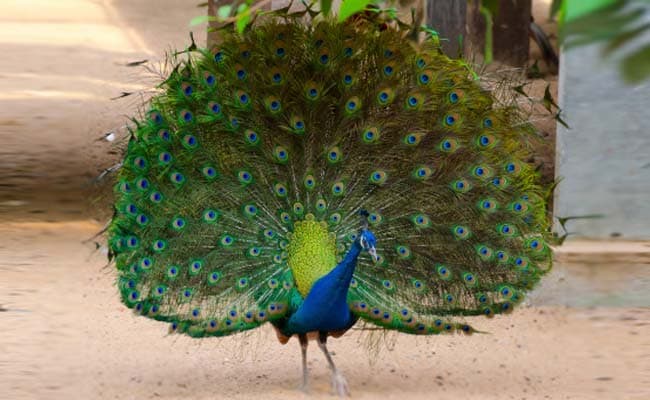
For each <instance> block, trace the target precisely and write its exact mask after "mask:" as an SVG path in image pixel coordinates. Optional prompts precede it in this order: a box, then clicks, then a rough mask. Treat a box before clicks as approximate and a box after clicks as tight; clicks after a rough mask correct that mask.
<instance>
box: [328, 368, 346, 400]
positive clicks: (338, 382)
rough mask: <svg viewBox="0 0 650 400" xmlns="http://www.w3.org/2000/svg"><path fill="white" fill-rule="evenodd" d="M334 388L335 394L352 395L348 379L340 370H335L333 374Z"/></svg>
mask: <svg viewBox="0 0 650 400" xmlns="http://www.w3.org/2000/svg"><path fill="white" fill-rule="evenodd" d="M332 390H333V391H334V394H337V395H338V396H339V397H349V396H350V387H349V386H348V381H347V380H346V379H345V377H344V376H343V374H341V373H340V372H339V371H335V372H334V373H333V374H332Z"/></svg>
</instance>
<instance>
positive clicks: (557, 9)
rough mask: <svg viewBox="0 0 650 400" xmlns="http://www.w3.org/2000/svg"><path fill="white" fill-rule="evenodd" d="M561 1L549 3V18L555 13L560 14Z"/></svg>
mask: <svg viewBox="0 0 650 400" xmlns="http://www.w3.org/2000/svg"><path fill="white" fill-rule="evenodd" d="M562 1H563V0H553V2H552V3H551V13H550V15H549V17H550V18H553V17H555V16H556V15H557V13H559V12H560V9H561V8H562Z"/></svg>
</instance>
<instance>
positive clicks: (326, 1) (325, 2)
mask: <svg viewBox="0 0 650 400" xmlns="http://www.w3.org/2000/svg"><path fill="white" fill-rule="evenodd" d="M320 10H321V12H322V13H323V15H329V13H330V11H332V0H320Z"/></svg>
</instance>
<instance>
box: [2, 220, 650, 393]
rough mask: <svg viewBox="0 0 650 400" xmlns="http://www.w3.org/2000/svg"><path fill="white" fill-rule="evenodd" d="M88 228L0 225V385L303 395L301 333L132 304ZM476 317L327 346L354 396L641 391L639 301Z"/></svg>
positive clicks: (323, 367) (648, 318)
mask: <svg viewBox="0 0 650 400" xmlns="http://www.w3.org/2000/svg"><path fill="white" fill-rule="evenodd" d="M97 229H98V226H97V225H94V224H91V223H86V222H74V223H73V222H68V223H5V224H2V225H1V226H0V237H3V238H5V239H4V240H3V242H2V245H1V247H0V277H1V279H0V304H1V305H2V307H3V312H0V323H1V326H2V331H1V332H2V333H1V334H0V399H149V398H161V399H220V398H224V399H248V398H259V399H305V398H308V397H306V396H305V395H304V394H303V393H301V392H299V391H298V390H296V387H297V386H298V383H299V381H300V352H299V348H298V344H297V343H296V342H295V341H291V342H290V343H289V344H288V345H286V346H282V345H280V344H279V343H278V342H277V340H276V339H275V336H274V334H273V332H272V330H271V329H269V328H268V327H267V328H264V329H261V330H259V331H258V332H254V333H253V334H252V335H247V336H233V337H229V338H222V339H205V340H195V339H190V338H187V337H183V336H177V335H172V336H170V335H167V327H166V325H165V324H162V323H158V322H155V321H151V320H147V319H145V318H140V317H135V316H134V315H133V314H132V313H131V312H130V311H128V310H127V309H126V308H125V307H124V306H122V305H121V304H120V303H119V300H118V297H117V292H116V289H115V287H114V285H113V281H114V273H113V270H112V269H111V268H106V267H105V256H104V255H103V254H101V252H94V251H93V250H94V246H93V245H92V243H89V244H82V241H83V240H84V239H86V238H88V237H90V236H92V235H93V234H94V233H95V232H96V231H97ZM34 243H39V246H38V247H37V248H35V246H34V245H33V244H34ZM475 325H476V327H477V328H478V329H480V330H484V331H487V332H490V333H487V334H476V335H473V336H470V337H466V336H456V335H453V336H439V337H414V336H408V335H393V336H391V337H390V338H389V339H388V340H387V341H385V343H386V344H387V345H390V346H389V347H382V348H381V350H380V351H379V353H378V355H377V356H376V357H370V355H372V354H374V353H373V352H369V351H368V350H367V349H366V348H365V345H364V344H365V342H366V340H365V339H364V338H365V336H362V335H361V333H360V332H352V333H350V334H347V335H345V336H344V337H343V338H341V339H338V340H332V341H331V345H330V350H331V351H332V353H333V354H334V359H335V361H336V362H337V363H338V365H339V367H340V368H341V369H342V371H344V372H345V374H346V375H347V378H348V380H349V382H350V384H351V390H352V393H353V398H358V399H375V398H385V399H430V398H436V399H441V400H442V399H458V398H466V399H497V398H499V399H639V400H641V399H648V398H650V364H649V363H648V359H649V358H650V309H648V308H645V309H644V308H634V307H607V308H578V309H575V308H566V307H561V306H543V307H539V306H534V307H528V308H521V309H518V310H517V311H516V312H515V313H513V314H512V315H509V316H500V317H496V318H494V319H492V320H488V319H483V318H481V319H479V320H477V321H476V323H475ZM308 357H309V366H310V369H311V376H312V379H313V380H312V396H311V398H321V397H322V398H331V395H330V393H329V377H328V370H327V364H326V362H325V360H324V358H323V356H322V354H321V353H320V351H319V350H318V349H317V348H316V347H315V346H312V348H311V350H310V353H309V356H308ZM371 361H372V363H371Z"/></svg>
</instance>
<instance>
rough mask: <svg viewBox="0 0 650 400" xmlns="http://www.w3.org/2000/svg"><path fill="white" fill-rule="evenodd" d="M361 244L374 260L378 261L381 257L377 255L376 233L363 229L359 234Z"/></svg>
mask: <svg viewBox="0 0 650 400" xmlns="http://www.w3.org/2000/svg"><path fill="white" fill-rule="evenodd" d="M359 244H360V245H361V248H362V249H363V250H365V251H367V252H368V254H370V256H371V257H372V260H373V261H374V262H377V260H378V259H379V257H378V256H377V249H376V247H375V246H376V245H377V239H376V238H375V235H374V234H373V233H372V232H370V231H369V230H368V229H363V230H361V234H360V235H359Z"/></svg>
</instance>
